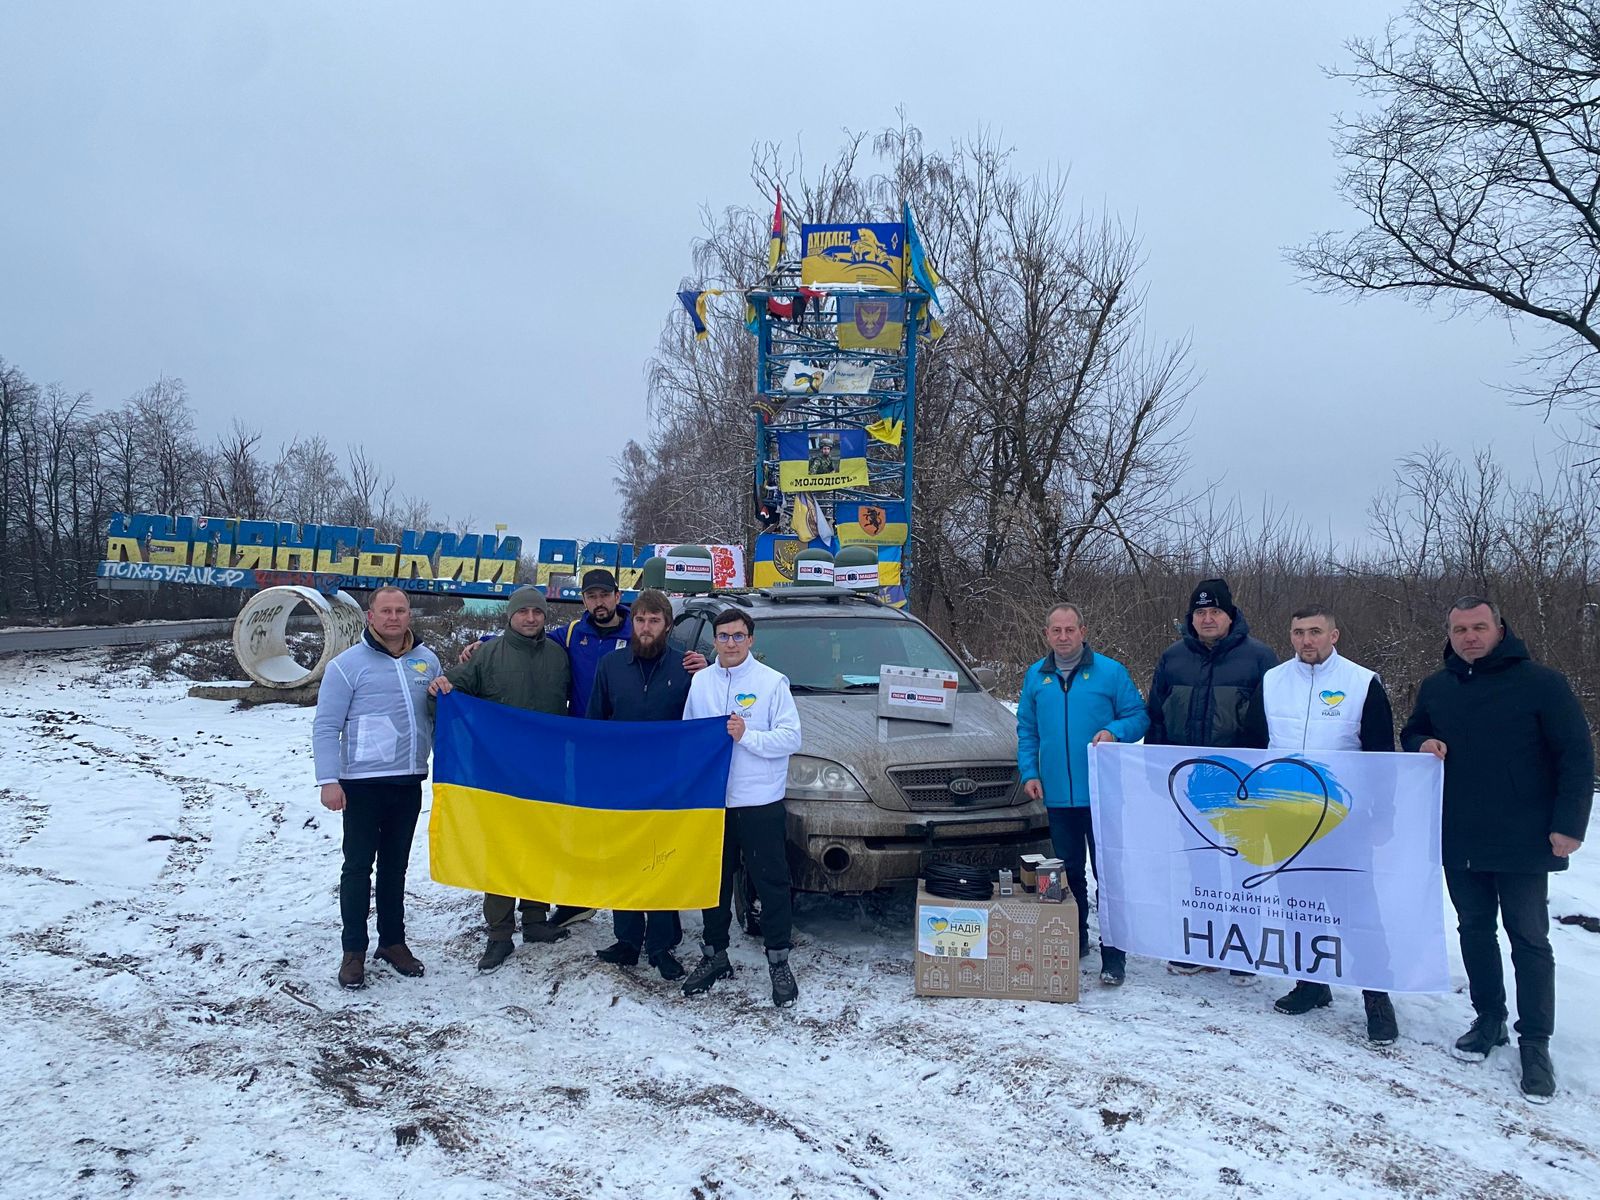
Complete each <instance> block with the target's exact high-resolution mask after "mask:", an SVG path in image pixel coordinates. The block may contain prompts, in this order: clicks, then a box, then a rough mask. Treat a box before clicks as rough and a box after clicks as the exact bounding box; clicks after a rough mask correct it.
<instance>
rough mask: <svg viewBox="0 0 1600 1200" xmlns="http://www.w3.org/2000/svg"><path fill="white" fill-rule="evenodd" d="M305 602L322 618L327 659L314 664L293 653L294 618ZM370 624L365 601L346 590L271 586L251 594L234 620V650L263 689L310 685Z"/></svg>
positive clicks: (324, 648) (324, 652)
mask: <svg viewBox="0 0 1600 1200" xmlns="http://www.w3.org/2000/svg"><path fill="white" fill-rule="evenodd" d="M302 605H303V606H305V607H306V608H309V609H310V610H311V614H310V615H312V616H314V617H316V618H317V619H318V620H320V621H321V622H322V657H321V658H319V659H317V661H316V663H315V664H314V665H312V666H309V667H307V666H305V665H303V664H302V663H300V662H298V661H296V659H295V657H294V655H292V654H290V653H289V642H288V633H289V618H290V617H292V616H293V615H294V614H295V612H296V611H297V610H298V609H300V607H301V606H302ZM366 627H367V616H366V613H364V612H363V611H362V609H361V605H359V604H357V603H356V602H355V600H354V599H353V598H352V597H350V596H347V595H346V594H345V593H344V592H337V593H335V594H334V595H333V596H324V595H323V594H322V593H321V592H319V591H317V590H316V589H315V588H308V587H270V588H266V589H265V590H263V591H259V592H257V593H256V594H255V595H254V596H251V597H250V600H249V602H248V603H246V604H245V606H244V608H243V609H242V610H241V611H240V613H239V619H238V620H236V621H235V622H234V623H233V653H234V655H235V656H236V657H237V658H238V659H239V665H240V666H241V667H243V668H244V670H245V674H247V675H249V676H250V678H251V679H254V680H255V681H256V682H257V683H259V684H261V685H262V686H263V687H270V688H298V687H307V686H309V685H310V684H313V683H315V682H317V680H319V679H321V678H322V672H323V671H324V670H325V669H326V668H327V666H328V664H329V663H330V662H332V661H333V657H334V655H336V654H340V653H342V652H343V651H345V650H348V649H349V648H350V647H351V646H354V645H355V644H356V643H357V642H358V641H360V640H361V634H362V631H363V630H365V629H366Z"/></svg>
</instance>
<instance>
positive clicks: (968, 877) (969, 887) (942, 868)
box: [922, 863, 994, 900]
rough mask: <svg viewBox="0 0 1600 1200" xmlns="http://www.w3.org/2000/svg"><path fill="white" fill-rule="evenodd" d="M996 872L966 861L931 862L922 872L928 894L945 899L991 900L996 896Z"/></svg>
mask: <svg viewBox="0 0 1600 1200" xmlns="http://www.w3.org/2000/svg"><path fill="white" fill-rule="evenodd" d="M993 874H994V872H993V871H991V870H989V868H988V867H974V866H970V865H968V864H966V863H929V864H928V866H927V868H926V869H925V870H924V871H923V872H922V877H923V878H924V879H926V880H927V881H928V895H930V896H939V897H941V898H942V899H945V900H989V899H992V898H993V897H994V881H993V880H991V879H990V876H991V875H993Z"/></svg>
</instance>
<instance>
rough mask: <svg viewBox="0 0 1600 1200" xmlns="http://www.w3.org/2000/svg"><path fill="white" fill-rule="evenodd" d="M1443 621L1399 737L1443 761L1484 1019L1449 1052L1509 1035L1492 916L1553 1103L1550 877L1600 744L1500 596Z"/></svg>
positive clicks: (1457, 885)
mask: <svg viewBox="0 0 1600 1200" xmlns="http://www.w3.org/2000/svg"><path fill="white" fill-rule="evenodd" d="M1445 629H1446V631H1447V633H1448V639H1447V641H1446V643H1445V649H1444V668H1443V670H1440V671H1436V672H1434V673H1433V674H1432V675H1430V676H1428V678H1426V679H1424V680H1423V681H1422V686H1421V687H1420V688H1419V689H1418V690H1417V703H1416V707H1415V708H1414V709H1413V710H1412V712H1411V717H1410V719H1409V720H1407V721H1406V723H1405V728H1403V729H1402V730H1401V731H1400V745H1401V747H1402V748H1403V749H1405V750H1414V751H1420V752H1421V753H1423V754H1432V755H1434V756H1435V757H1436V758H1438V759H1440V760H1442V761H1443V763H1444V814H1443V821H1444V827H1443V831H1442V836H1441V838H1440V842H1441V850H1442V853H1443V855H1444V880H1445V886H1446V887H1447V888H1448V889H1449V892H1450V901H1451V903H1452V904H1454V905H1455V909H1456V917H1457V920H1458V930H1459V932H1460V936H1461V961H1462V964H1463V965H1464V966H1465V967H1466V969H1467V984H1468V990H1469V992H1470V994H1471V997H1472V1008H1473V1011H1474V1012H1476V1013H1477V1019H1476V1020H1474V1021H1473V1022H1472V1027H1471V1028H1470V1029H1468V1030H1467V1032H1466V1033H1464V1034H1462V1035H1461V1037H1460V1038H1458V1039H1457V1040H1456V1045H1455V1052H1456V1055H1457V1056H1458V1057H1460V1058H1463V1059H1467V1060H1469V1061H1477V1062H1481V1061H1482V1060H1484V1059H1486V1058H1488V1057H1489V1055H1490V1054H1491V1053H1492V1052H1493V1051H1494V1049H1495V1047H1497V1046H1504V1045H1505V1044H1506V1042H1507V1041H1509V1040H1510V1039H1509V1038H1508V1037H1507V1036H1506V1016H1507V1012H1506V989H1505V977H1504V974H1503V972H1502V968H1501V964H1500V931H1499V928H1498V926H1497V924H1496V914H1497V912H1498V915H1499V917H1500V919H1501V920H1503V921H1504V922H1505V926H1506V936H1507V937H1509V938H1510V940H1511V967H1512V971H1513V972H1514V974H1515V976H1516V984H1517V1026H1516V1028H1517V1036H1518V1041H1519V1050H1520V1052H1521V1057H1522V1092H1523V1095H1525V1096H1526V1097H1527V1098H1528V1099H1529V1100H1530V1101H1532V1102H1533V1103H1535V1104H1547V1103H1549V1101H1550V1098H1551V1097H1552V1096H1554V1095H1555V1090H1556V1076H1555V1068H1554V1067H1553V1066H1552V1065H1551V1062H1550V1036H1551V1034H1553V1033H1554V1032H1555V1025H1556V960H1555V953H1554V951H1552V950H1551V948H1550V902H1549V892H1550V872H1551V871H1564V870H1566V869H1567V859H1568V858H1569V857H1571V855H1572V854H1573V852H1574V851H1576V850H1577V849H1578V847H1580V846H1581V845H1583V837H1584V832H1585V831H1586V830H1587V829H1588V827H1589V809H1590V806H1591V805H1592V803H1593V795H1594V747H1593V745H1592V744H1591V743H1590V741H1589V725H1588V722H1587V721H1585V720H1584V716H1583V709H1582V708H1581V707H1579V705H1578V700H1577V697H1575V696H1574V695H1573V694H1572V688H1571V687H1570V686H1569V685H1568V683H1567V680H1566V676H1564V675H1562V674H1561V673H1560V672H1559V671H1552V670H1551V669H1550V668H1549V667H1544V666H1540V665H1539V664H1538V663H1535V662H1534V661H1533V659H1532V658H1531V657H1530V656H1529V654H1528V648H1527V647H1526V646H1525V645H1524V644H1523V642H1522V639H1521V638H1519V637H1517V636H1516V635H1515V634H1513V633H1512V632H1511V629H1510V627H1509V626H1508V625H1507V624H1506V623H1505V621H1504V620H1503V619H1502V618H1501V616H1500V610H1499V608H1497V607H1496V606H1495V605H1494V604H1493V603H1491V602H1490V601H1488V600H1486V599H1484V598H1483V597H1482V596H1463V597H1461V599H1459V600H1457V601H1456V602H1455V603H1454V604H1452V605H1451V606H1450V611H1449V612H1448V613H1447V614H1446V616H1445Z"/></svg>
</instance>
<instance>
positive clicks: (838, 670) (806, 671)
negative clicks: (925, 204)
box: [755, 617, 978, 692]
mask: <svg viewBox="0 0 1600 1200" xmlns="http://www.w3.org/2000/svg"><path fill="white" fill-rule="evenodd" d="M755 655H756V658H757V659H759V660H760V661H761V662H764V663H766V664H767V666H769V667H771V668H772V669H773V670H775V671H781V672H782V673H783V674H785V675H787V676H788V677H789V683H790V685H791V686H792V687H793V688H794V690H795V691H797V692H849V691H853V690H860V691H866V690H869V689H871V690H876V688H877V686H878V668H879V667H881V666H897V667H933V668H935V669H937V670H941V671H955V672H956V673H957V675H958V676H959V678H960V680H961V685H960V686H961V690H962V691H963V692H975V691H977V690H978V686H977V684H976V683H974V682H973V681H972V680H971V679H970V678H969V677H968V675H967V673H966V671H964V670H963V669H962V668H961V665H960V664H959V663H957V662H956V660H955V659H954V658H952V657H951V656H950V653H949V651H947V650H946V649H945V648H944V647H943V646H942V645H940V644H939V641H938V639H937V638H935V637H934V636H933V634H931V633H929V632H928V631H927V630H926V629H924V628H923V627H922V626H921V625H919V624H917V623H916V622H915V621H893V620H883V619H882V618H876V619H875V618H871V617H866V618H857V619H851V618H849V617H841V618H831V617H830V618H829V619H828V620H825V621H818V620H799V619H793V618H783V617H763V618H762V619H761V620H760V621H759V622H758V623H757V625H756V649H755Z"/></svg>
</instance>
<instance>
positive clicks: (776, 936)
mask: <svg viewBox="0 0 1600 1200" xmlns="http://www.w3.org/2000/svg"><path fill="white" fill-rule="evenodd" d="M740 858H743V859H744V869H745V871H746V873H747V874H748V875H749V876H750V882H751V883H753V884H754V885H755V889H756V895H757V896H759V897H760V898H761V938H762V941H764V942H765V943H766V947H767V949H768V950H787V949H789V942H790V938H791V936H792V934H793V932H794V906H793V903H792V901H791V900H790V897H789V852H788V849H787V847H786V843H785V838H784V812H783V801H782V800H777V801H774V802H773V803H772V804H760V805H756V806H755V807H752V808H730V809H728V810H727V812H726V814H725V815H724V817H723V826H722V893H721V895H720V896H719V897H718V899H717V906H716V907H715V908H708V909H705V910H704V911H703V912H702V913H701V917H702V919H703V920H704V922H705V944H706V945H707V946H709V947H710V948H711V949H712V951H717V950H726V949H727V948H728V927H729V925H731V924H732V923H733V873H734V868H735V867H737V866H738V865H739V860H740Z"/></svg>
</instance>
